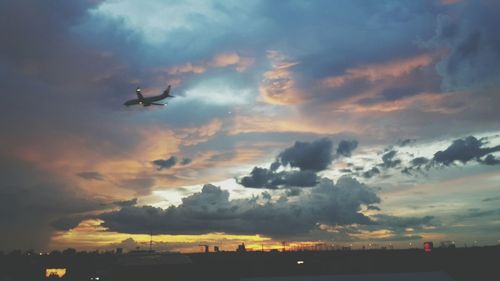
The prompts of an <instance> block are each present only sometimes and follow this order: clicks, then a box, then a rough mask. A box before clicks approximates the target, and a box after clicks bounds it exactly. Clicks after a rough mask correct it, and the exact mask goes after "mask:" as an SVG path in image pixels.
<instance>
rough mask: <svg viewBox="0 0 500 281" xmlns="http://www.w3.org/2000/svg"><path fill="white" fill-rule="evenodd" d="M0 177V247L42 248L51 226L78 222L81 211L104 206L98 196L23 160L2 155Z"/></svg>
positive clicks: (71, 224)
mask: <svg viewBox="0 0 500 281" xmlns="http://www.w3.org/2000/svg"><path fill="white" fill-rule="evenodd" d="M28 175H29V176H28ZM0 178H1V179H2V181H1V183H0V228H1V229H2V231H1V235H0V236H1V239H0V249H3V250H11V249H14V248H18V249H26V248H33V249H43V248H45V247H46V246H47V243H48V242H49V241H50V237H51V235H52V233H53V231H54V228H53V227H56V228H58V229H64V228H66V229H68V228H71V227H74V226H76V225H77V224H78V222H79V220H81V219H82V217H81V216H80V214H81V213H85V212H90V211H96V210H104V209H107V208H106V204H104V202H103V201H102V200H101V199H98V198H95V197H94V196H92V195H91V194H88V193H87V192H85V191H83V190H81V189H80V188H78V187H75V186H68V185H66V184H64V183H62V182H60V181H59V180H58V179H57V178H54V177H52V176H50V175H48V174H46V173H45V172H43V171H40V170H38V169H36V168H34V167H33V166H32V165H31V164H28V163H25V162H20V161H17V160H14V159H9V158H5V157H4V158H2V161H0ZM51 226H52V227H51Z"/></svg>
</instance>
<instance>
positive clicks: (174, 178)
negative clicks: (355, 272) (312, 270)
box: [0, 0, 500, 252]
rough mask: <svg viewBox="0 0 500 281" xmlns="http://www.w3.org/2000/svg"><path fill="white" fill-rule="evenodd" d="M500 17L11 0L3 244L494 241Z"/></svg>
mask: <svg viewBox="0 0 500 281" xmlns="http://www.w3.org/2000/svg"><path fill="white" fill-rule="evenodd" d="M499 12H500V3H499V2H498V1H493V0H484V1H465V0H464V1H461V0H428V1H400V0H398V1H356V0H355V1H351V0H349V1H347V0H346V1H342V0H338V1H326V0H325V1H322V0H315V1H259V0H251V1H244V2H241V1H210V0H209V1H202V2H201V1H194V0H189V1H165V0H161V1H160V0H152V1H147V2H144V1H142V2H141V1H133V0H107V1H106V0H102V1H100V0H75V1H63V0H55V1H35V0H23V1H14V0H12V1H11V0H8V1H1V2H0V37H1V38H2V44H0V82H1V85H2V102H1V103H0V131H1V132H2V135H1V137H0V228H1V229H2V231H1V233H0V250H3V251H11V250H13V249H35V250H40V251H51V250H54V249H64V248H68V247H72V248H76V249H78V250H96V249H98V250H104V249H113V248H116V247H123V248H125V249H126V250H130V249H136V248H137V247H139V248H147V247H148V246H149V240H150V234H153V240H154V247H155V249H157V250H164V251H182V252H190V251H199V250H201V249H200V247H199V246H198V245H199V244H208V245H211V246H215V245H218V246H219V247H221V249H223V250H234V249H235V248H236V245H237V244H239V243H242V242H244V243H245V244H246V245H247V247H248V248H250V249H262V248H265V249H273V248H281V247H282V243H283V241H284V242H285V244H286V245H289V247H305V246H311V245H316V244H324V245H330V246H334V245H335V246H339V247H340V246H345V245H351V244H352V245H353V247H362V246H367V245H369V246H370V247H372V246H373V247H382V246H387V245H392V246H395V247H400V248H406V247H408V246H409V245H419V246H420V245H421V244H422V243H423V242H424V241H434V243H435V244H436V243H437V244H439V243H440V242H441V241H454V242H455V243H456V244H457V245H458V246H465V245H469V246H470V245H496V244H498V243H500V235H499V233H500V208H499V207H498V203H499V202H500V123H499V122H498V120H500V110H498V107H499V105H500V94H499V90H500V78H499V77H500V33H498V31H497V27H498V26H500V19H499V18H498V16H497V15H498V13H499ZM167 85H172V92H171V93H172V94H173V95H174V96H176V97H175V98H173V99H171V100H169V101H168V105H167V106H164V107H160V106H150V107H142V106H131V107H126V106H124V105H123V103H124V102H125V101H126V100H128V99H132V98H134V97H135V88H136V87H137V86H140V87H141V88H142V91H143V94H144V95H145V96H152V95H157V94H159V93H161V92H162V91H163V90H164V89H165V88H166V87H167ZM367 247H368V246H367Z"/></svg>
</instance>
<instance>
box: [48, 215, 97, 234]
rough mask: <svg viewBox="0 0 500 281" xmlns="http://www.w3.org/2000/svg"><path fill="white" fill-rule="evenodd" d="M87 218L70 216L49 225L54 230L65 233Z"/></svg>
mask: <svg viewBox="0 0 500 281" xmlns="http://www.w3.org/2000/svg"><path fill="white" fill-rule="evenodd" d="M87 218H89V217H88V216H72V217H61V218H58V219H56V220H54V221H52V222H51V223H50V226H52V227H53V228H54V229H56V230H63V231H67V230H70V229H73V228H75V227H77V226H78V225H79V224H80V222H81V221H83V220H85V219H87Z"/></svg>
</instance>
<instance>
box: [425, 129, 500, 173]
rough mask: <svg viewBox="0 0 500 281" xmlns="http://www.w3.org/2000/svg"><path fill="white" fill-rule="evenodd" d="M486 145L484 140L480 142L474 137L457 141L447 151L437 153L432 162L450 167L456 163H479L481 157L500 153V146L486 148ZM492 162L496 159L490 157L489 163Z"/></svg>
mask: <svg viewBox="0 0 500 281" xmlns="http://www.w3.org/2000/svg"><path fill="white" fill-rule="evenodd" d="M485 144H486V143H485V142H484V141H483V140H480V139H479V140H478V139H477V138H475V137H474V136H468V137H466V138H463V139H457V140H454V141H453V143H452V144H451V145H450V146H449V147H448V148H446V149H445V150H442V151H438V152H436V153H435V154H434V157H433V159H432V160H433V162H434V163H437V164H443V165H445V166H449V165H451V164H453V163H454V162H456V161H458V162H461V163H463V164H465V163H467V162H469V161H471V160H473V159H475V160H478V161H479V160H480V158H481V157H483V156H485V155H487V154H489V153H493V152H497V151H500V145H497V146H495V147H484V145H485ZM491 160H494V158H493V159H492V158H491V157H490V158H489V161H490V162H491ZM485 161H486V160H485Z"/></svg>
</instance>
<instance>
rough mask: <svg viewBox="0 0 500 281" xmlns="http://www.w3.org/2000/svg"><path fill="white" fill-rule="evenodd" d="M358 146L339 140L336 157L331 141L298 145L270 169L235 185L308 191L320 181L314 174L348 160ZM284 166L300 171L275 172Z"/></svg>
mask: <svg viewBox="0 0 500 281" xmlns="http://www.w3.org/2000/svg"><path fill="white" fill-rule="evenodd" d="M357 145H358V142H357V141H356V140H348V141H346V140H341V141H340V143H339V145H338V147H337V154H333V143H332V141H331V140H330V139H327V138H322V139H319V140H314V141H312V142H300V141H297V142H295V144H294V145H293V146H291V147H289V148H286V149H285V150H283V151H282V152H281V153H279V154H278V156H277V157H276V161H275V162H273V163H272V164H271V165H270V168H269V169H266V168H260V167H254V168H253V170H252V171H251V172H250V175H249V176H244V177H242V178H241V179H239V180H237V181H238V183H239V184H241V185H243V186H245V187H252V188H271V189H276V188H287V187H311V186H314V185H316V184H317V182H318V180H319V178H320V177H319V176H318V175H317V172H319V171H322V170H325V169H327V168H328V166H329V165H330V164H331V162H332V161H333V160H334V159H335V158H337V157H340V156H344V157H349V156H350V155H351V153H352V151H353V150H354V149H356V147H357ZM287 166H290V167H291V168H298V169H299V170H284V171H280V172H278V171H277V170H278V169H279V168H280V167H287Z"/></svg>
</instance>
